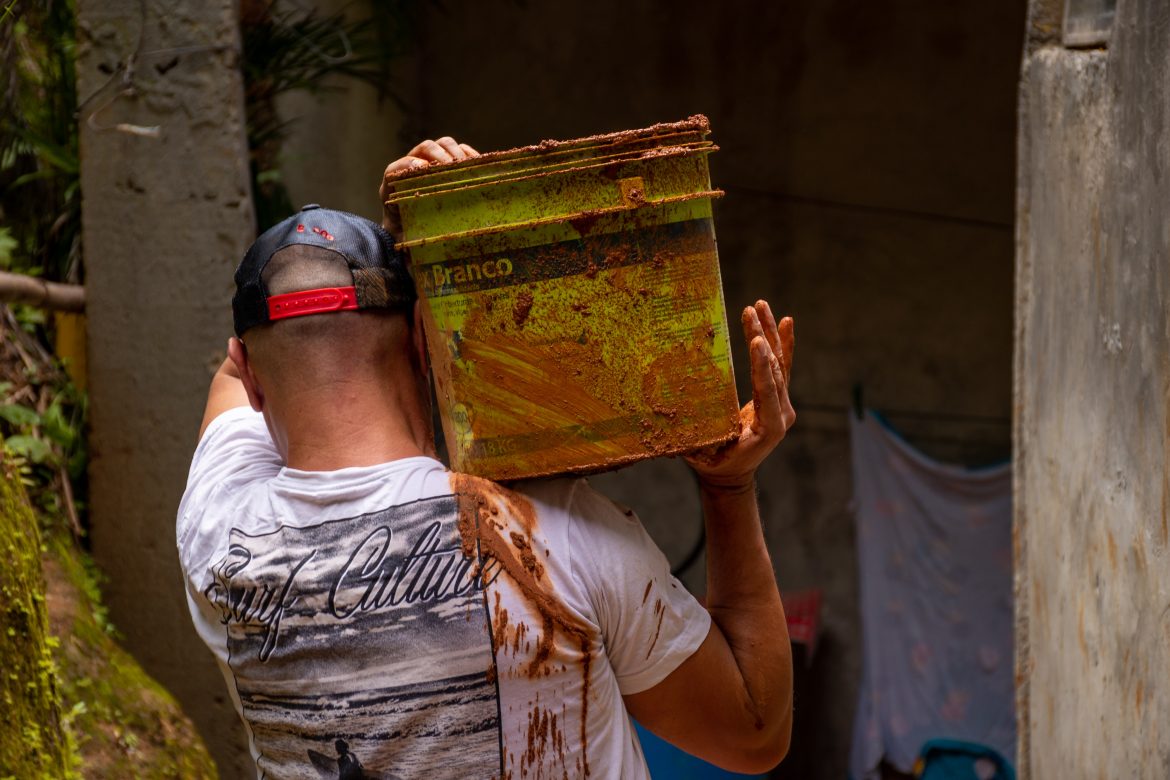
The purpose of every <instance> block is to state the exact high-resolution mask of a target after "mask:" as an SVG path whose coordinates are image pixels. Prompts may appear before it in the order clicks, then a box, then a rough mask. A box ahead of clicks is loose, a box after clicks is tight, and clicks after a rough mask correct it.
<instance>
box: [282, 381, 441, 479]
mask: <svg viewBox="0 0 1170 780" xmlns="http://www.w3.org/2000/svg"><path fill="white" fill-rule="evenodd" d="M396 390H397V392H396ZM417 395H418V394H417V393H412V392H410V391H409V390H406V391H405V392H404V391H403V389H402V388H394V387H385V386H384V387H383V388H382V389H380V390H379V391H378V392H361V391H360V390H356V389H355V392H352V393H330V394H329V395H328V396H327V397H324V398H320V397H317V398H314V397H301V398H299V399H297V398H290V399H289V403H288V404H286V405H285V408H286V409H288V410H289V413H287V414H284V415H277V416H278V417H283V418H284V419H283V421H282V423H278V426H279V428H282V429H283V438H284V439H285V442H284V444H285V447H282V448H281V449H282V450H284V451H285V463H286V465H287V466H288V467H289V468H294V469H300V470H302V471H334V470H337V469H342V468H349V467H352V466H373V465H377V464H379V463H386V462H388V461H392V460H399V459H401V458H410V457H416V456H420V455H427V456H431V457H434V454H435V452H434V445H433V443H432V430H431V425H430V415H429V409H427V408H425V406H426V405H424V404H423V403H422V402H421V399H419V398H418V397H417ZM274 434H276V435H278V436H280V435H281V434H280V431H279V429H278V431H274ZM278 445H279V442H278Z"/></svg>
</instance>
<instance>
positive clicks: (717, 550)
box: [700, 480, 792, 748]
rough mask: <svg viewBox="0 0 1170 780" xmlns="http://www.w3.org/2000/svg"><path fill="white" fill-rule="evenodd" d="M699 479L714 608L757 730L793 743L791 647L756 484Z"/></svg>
mask: <svg viewBox="0 0 1170 780" xmlns="http://www.w3.org/2000/svg"><path fill="white" fill-rule="evenodd" d="M700 484H701V493H700V495H701V499H702V504H703V517H704V520H705V522H706V526H707V609H708V611H709V612H710V613H711V618H712V620H714V621H715V624H716V625H717V626H718V627H719V630H720V631H721V632H722V633H723V636H724V638H725V639H726V640H727V645H728V647H729V648H730V649H731V652H732V654H733V655H734V656H735V662H736V665H737V666H738V667H739V670H740V674H741V675H742V677H743V683H744V687H745V689H746V693H747V696H748V698H749V700H750V703H751V704H750V706H751V708H752V710H753V714H754V716H755V718H756V723H755V726H756V728H757V729H761V730H762V731H764V732H765V734H766V736H767V737H768V738H777V739H780V740H781V741H782V743H783V745H784V746H785V748H786V747H787V745H788V740H789V737H790V736H791V728H792V648H791V646H790V644H789V640H788V625H787V623H786V621H785V618H784V607H783V605H782V604H781V602H780V591H779V589H778V588H777V587H776V577H775V574H774V573H773V571H772V561H771V559H770V558H769V556H768V548H767V544H766V542H765V540H764V534H763V528H762V526H761V524H760V511H759V505H758V503H757V501H756V489H755V482H754V480H753V481H752V482H750V483H745V484H740V485H734V486H728V485H724V486H712V485H709V484H702V483H700Z"/></svg>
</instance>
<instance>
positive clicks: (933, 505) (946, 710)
mask: <svg viewBox="0 0 1170 780" xmlns="http://www.w3.org/2000/svg"><path fill="white" fill-rule="evenodd" d="M850 420H851V431H850V438H851V441H852V448H853V484H854V491H855V493H854V496H855V501H856V513H857V553H858V562H859V565H860V575H861V576H860V589H861V594H860V595H861V621H862V632H863V641H864V650H863V663H862V681H861V691H860V696H859V701H858V710H857V715H856V717H855V719H854V727H853V750H852V756H851V759H850V771H851V774H852V776H853V778H854V780H862V778H866V779H867V780H868V778H876V777H877V772H876V768H877V765H878V763H879V762H880V761H881V759H882V756H883V755H884V756H885V757H886V760H887V761H888V762H889V763H890V764H892V765H893V766H895V767H897V768H898V769H900V770H902V771H905V772H909V771H910V770H911V768H912V765H913V763H914V759H915V758H916V757H917V756H918V752H919V750H920V749H921V747H922V745H923V743H925V742H926V741H927V740H930V739H936V738H950V739H960V740H967V741H971V742H977V743H980V744H983V745H986V746H988V747H991V748H994V749H995V750H997V751H999V752H1000V753H1001V754H1002V755H1003V756H1004V757H1005V758H1007V759H1008V760H1009V761H1012V762H1014V761H1015V744H1016V725H1015V706H1014V705H1015V687H1014V672H1013V664H1012V650H1013V633H1012V538H1011V522H1012V512H1011V469H1010V466H1009V465H1007V464H1005V465H1000V466H993V467H990V468H985V469H966V468H962V467H958V466H950V465H946V464H942V463H938V462H936V461H934V460H932V459H930V458H928V457H926V456H925V455H923V454H922V453H920V452H918V451H916V450H915V449H913V448H912V447H910V446H909V445H908V444H907V443H906V442H905V441H904V440H902V439H901V438H899V437H898V435H897V434H896V433H894V432H893V431H892V430H890V429H889V428H888V427H887V426H886V425H884V424H883V423H882V421H881V420H880V418H878V417H876V416H875V415H873V414H872V413H867V414H866V415H865V418H864V419H862V420H857V419H856V418H855V416H854V415H850Z"/></svg>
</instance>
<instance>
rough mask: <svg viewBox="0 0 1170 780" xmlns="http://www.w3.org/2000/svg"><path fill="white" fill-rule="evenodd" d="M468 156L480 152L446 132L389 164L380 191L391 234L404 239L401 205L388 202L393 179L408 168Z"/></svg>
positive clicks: (386, 225)
mask: <svg viewBox="0 0 1170 780" xmlns="http://www.w3.org/2000/svg"><path fill="white" fill-rule="evenodd" d="M468 157H479V152H477V151H475V150H474V149H472V148H471V147H470V146H468V145H467V144H461V143H459V142H458V141H456V140H455V139H454V138H452V137H451V136H449V135H445V136H443V137H442V138H440V139H439V140H437V141H431V140H426V141H423V142H422V143H420V144H419V145H418V146H416V147H414V148H413V149H411V150H410V151H409V152H407V153H406V155H405V156H404V157H399V158H398V159H397V160H395V161H394V162H392V163H390V164H389V165H387V166H386V172H385V173H383V174H382V186H381V188H379V190H378V194H379V195H380V196H381V198H382V227H384V228H386V230H388V231H390V235H392V236H394V240H395V241H401V240H402V218H401V217H400V216H399V214H398V207H397V206H394V205H389V206H388V205H386V199H387V198H389V197H390V195H391V185H390V181H391V179H393V178H395V177H396V176H398V175H399V174H401V173H402V172H403V171H406V170H412V169H416V168H425V167H427V166H428V165H430V164H431V163H449V162H455V161H456V160H466V159H467V158H468Z"/></svg>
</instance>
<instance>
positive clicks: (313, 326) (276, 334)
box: [243, 244, 417, 389]
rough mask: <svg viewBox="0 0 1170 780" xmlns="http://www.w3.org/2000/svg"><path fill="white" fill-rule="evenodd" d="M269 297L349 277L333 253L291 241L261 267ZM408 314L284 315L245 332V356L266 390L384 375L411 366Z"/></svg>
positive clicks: (339, 283)
mask: <svg viewBox="0 0 1170 780" xmlns="http://www.w3.org/2000/svg"><path fill="white" fill-rule="evenodd" d="M263 280H264V285H265V287H266V288H267V291H268V294H269V295H281V294H283V293H289V292H299V291H301V290H315V289H320V288H323V287H349V286H351V285H353V274H352V272H351V271H350V269H349V266H348V264H347V263H346V262H345V258H344V257H342V256H341V255H339V254H338V253H336V252H333V251H331V250H328V249H322V248H320V247H315V246H309V245H305V244H293V245H292V246H288V247H285V248H284V249H281V250H280V251H278V252H276V253H275V254H273V255H272V258H271V259H270V260H269V261H268V264H267V265H266V266H265V267H264V274H263ZM409 336H410V322H409V319H408V316H407V313H406V312H393V311H378V310H365V311H340V312H328V313H325V314H310V315H306V316H300V317H289V318H288V319H282V320H278V321H276V322H272V323H269V324H267V325H259V326H257V327H254V328H251V329H250V330H248V332H247V333H245V334H244V339H243V340H244V343H245V344H246V345H247V347H248V354H249V357H250V359H251V361H252V362H253V363H254V365H255V368H256V370H257V372H258V373H259V375H260V376H261V378H262V379H263V380H266V383H267V384H269V386H270V387H275V386H279V387H288V388H290V389H292V388H296V387H302V386H304V385H305V384H307V383H330V382H333V381H338V380H340V381H346V382H352V381H371V382H377V381H380V380H381V379H384V376H383V374H384V372H385V371H387V370H389V369H390V367H391V366H393V367H394V368H395V370H398V371H401V370H404V369H408V368H409V367H411V366H412V364H417V361H415V360H412V357H411V355H412V349H411V344H410V338H409Z"/></svg>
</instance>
